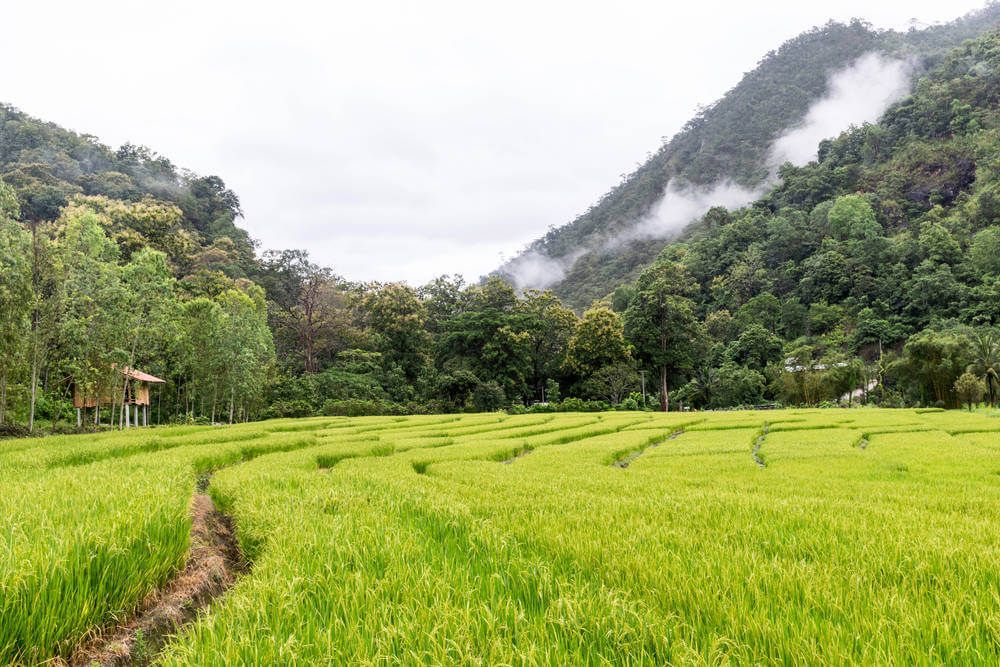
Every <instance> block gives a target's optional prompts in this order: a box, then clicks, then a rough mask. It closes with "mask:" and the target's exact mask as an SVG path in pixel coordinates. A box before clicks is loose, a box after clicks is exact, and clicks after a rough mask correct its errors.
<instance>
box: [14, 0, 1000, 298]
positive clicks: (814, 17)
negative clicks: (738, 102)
mask: <svg viewBox="0 0 1000 667" xmlns="http://www.w3.org/2000/svg"><path fill="white" fill-rule="evenodd" d="M983 2H984V0H951V1H950V2H947V3H945V2H941V0H902V1H901V0H892V1H884V2H872V1H871V0H838V1H837V2H832V1H830V2H802V0H772V1H768V0H763V1H761V2H754V3H742V2H735V1H733V0H730V1H728V2H725V1H722V0H701V1H699V2H685V3H680V2H629V1H627V0H616V1H614V2H612V1H611V0H607V1H605V2H587V1H581V0H575V1H572V2H544V1H541V0H534V1H521V0H515V1H511V0H505V1H504V2H492V3H486V2H470V1H468V0H466V1H464V2H434V1H430V0H427V1H422V2H416V1H413V2H386V1H382V0H375V1H363V0H358V1H356V2H349V3H348V2H325V3H321V2H315V3H309V2H300V1H298V0H284V1H283V2H267V3H257V2H250V1H242V2H210V1H209V0H200V1H197V2H189V1H187V0H179V1H178V0H175V1H174V2H170V3H166V2H157V3H148V2H136V1H135V0H129V1H121V2H113V1H103V0H101V1H98V0H91V1H88V2H79V1H68V2H50V1H45V0H8V1H7V2H5V3H4V24H5V25H4V30H3V35H4V36H3V39H2V40H0V63H3V68H2V70H0V101H4V102H7V103H10V104H13V105H14V106H16V107H18V108H20V109H22V110H23V111H25V112H27V113H30V114H32V115H35V116H39V117H41V118H43V119H45V120H51V121H54V122H57V123H59V124H61V125H63V126H66V127H68V128H70V129H73V130H76V131H78V132H84V133H89V134H93V135H96V136H98V137H99V138H100V139H101V140H102V141H103V142H104V143H106V144H109V145H111V146H114V147H117V146H118V145H120V144H121V143H123V142H125V141H132V142H134V143H140V144H144V145H147V146H149V147H150V148H152V149H153V150H155V151H157V152H159V153H162V154H163V155H166V156H167V157H169V158H170V159H171V160H172V161H173V162H174V163H175V164H177V165H178V166H182V167H187V168H190V169H193V170H194V171H196V172H199V173H202V174H218V175H219V176H221V177H222V178H223V179H225V181H226V183H227V184H228V185H229V186H230V187H232V188H233V189H234V190H235V191H236V192H237V193H238V194H239V196H240V198H241V200H242V202H243V207H244V210H245V213H246V220H245V221H244V223H243V224H244V226H245V227H246V228H248V229H249V231H250V233H251V234H252V235H253V236H254V237H256V238H258V239H260V241H261V244H262V247H263V248H286V247H301V248H307V249H308V250H309V251H310V252H311V253H312V255H313V257H314V259H315V260H316V261H319V262H320V263H323V264H327V265H330V266H332V267H333V268H334V270H335V271H337V272H338V273H340V274H342V275H344V276H346V277H348V278H351V279H355V280H398V279H404V280H407V281H409V282H411V283H413V284H419V283H422V282H424V281H426V280H428V279H430V278H432V277H434V276H436V275H440V274H442V273H462V274H465V275H466V277H467V278H469V279H475V278H476V277H478V276H479V275H481V274H483V273H486V272H488V271H490V270H492V269H493V268H496V267H497V266H498V265H499V264H500V262H501V260H502V258H503V257H510V256H512V255H514V254H515V253H516V252H517V250H518V249H520V248H521V247H523V246H524V245H525V244H526V243H527V242H529V241H531V240H532V239H534V238H536V237H538V236H540V235H541V234H543V233H544V232H545V230H546V229H547V228H548V227H549V226H552V225H561V224H563V223H565V222H568V221H569V220H571V219H572V218H573V217H575V216H576V215H577V214H579V213H580V212H582V211H583V210H585V209H586V208H587V207H588V206H589V205H590V204H592V203H593V202H594V201H595V200H596V199H597V198H598V197H600V195H601V194H603V193H604V192H605V191H606V190H608V189H609V188H610V186H611V185H613V184H614V183H615V182H617V181H618V179H619V176H620V174H622V173H624V172H628V171H631V170H632V169H633V168H634V167H635V166H636V164H637V163H639V162H641V161H643V160H644V159H645V156H646V154H647V153H648V152H650V151H653V150H655V149H656V148H657V147H658V146H659V144H660V138H661V137H663V136H668V135H671V134H673V133H674V132H675V131H677V130H678V129H679V128H680V126H681V125H683V124H684V122H685V121H686V120H687V119H688V118H689V117H690V116H691V115H692V113H693V110H694V109H695V106H696V105H697V104H699V103H702V104H704V103H710V102H712V101H713V100H715V99H716V98H718V97H720V96H721V95H722V94H723V93H724V92H725V91H726V90H728V89H729V88H731V87H732V86H733V85H735V84H736V83H737V82H738V81H739V79H740V76H741V75H742V73H743V72H745V71H748V70H750V69H752V68H753V67H754V65H755V63H756V62H757V61H758V60H759V59H760V58H761V57H762V56H763V55H764V54H765V53H766V52H767V51H769V50H771V49H775V48H777V47H778V46H779V45H780V44H781V42H783V41H784V40H786V39H788V38H790V37H792V36H794V35H796V34H798V33H799V32H801V31H803V30H806V29H808V28H810V27H812V26H814V25H818V24H822V23H824V22H826V21H827V20H828V19H831V18H834V19H843V20H846V19H849V18H850V17H852V16H858V17H862V18H865V19H867V20H869V21H871V22H872V23H873V24H875V25H876V26H879V27H897V28H905V27H907V26H908V25H909V21H910V20H911V19H914V18H916V19H918V20H919V21H920V22H921V23H933V22H939V21H946V20H950V19H952V18H956V17H958V16H959V15H961V14H964V13H966V12H967V11H970V10H972V9H976V8H978V7H980V6H982V5H983Z"/></svg>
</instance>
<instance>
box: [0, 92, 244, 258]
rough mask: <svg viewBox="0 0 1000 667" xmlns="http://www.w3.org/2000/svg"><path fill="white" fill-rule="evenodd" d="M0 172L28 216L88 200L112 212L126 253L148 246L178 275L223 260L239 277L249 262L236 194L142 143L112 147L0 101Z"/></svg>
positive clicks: (49, 214)
mask: <svg viewBox="0 0 1000 667" xmlns="http://www.w3.org/2000/svg"><path fill="white" fill-rule="evenodd" d="M0 179H2V180H3V181H4V182H6V183H7V184H9V185H11V186H13V187H14V188H15V190H16V191H17V193H18V196H19V200H20V213H21V217H22V219H23V220H25V221H26V222H31V223H39V222H51V221H54V220H55V219H56V218H58V217H59V215H60V211H61V210H62V209H63V208H64V207H65V206H66V205H67V204H68V203H69V202H70V200H75V201H78V202H86V203H87V205H88V206H91V207H93V208H96V209H101V210H102V211H104V212H106V213H107V214H108V215H109V216H111V217H112V218H114V219H115V221H116V223H115V227H114V229H113V230H111V234H112V237H113V238H114V239H115V240H116V241H117V242H118V245H119V246H121V247H122V249H123V250H125V251H126V253H127V252H128V249H129V248H139V247H142V246H145V245H150V246H152V247H154V248H156V249H159V250H163V251H164V252H166V253H167V255H168V256H169V257H170V258H171V260H172V261H173V262H174V265H175V269H176V270H177V272H178V273H181V274H186V273H189V272H196V271H197V270H198V269H199V268H203V267H205V266H212V267H219V266H224V267H225V269H226V272H227V273H228V274H230V275H232V276H234V277H237V276H244V275H246V273H247V271H248V270H249V269H250V267H251V266H252V265H253V263H254V253H253V244H252V243H251V241H250V238H249V236H248V235H247V233H246V231H244V230H243V229H241V228H240V227H238V226H237V225H236V219H237V218H239V217H240V216H242V211H241V210H240V200H239V198H238V197H237V196H236V194H235V193H234V192H232V191H231V190H229V189H228V188H226V185H225V183H224V182H223V181H222V179H220V178H219V177H217V176H207V177H202V176H198V175H196V174H193V173H191V172H188V171H184V170H181V169H178V168H177V167H175V166H174V165H173V164H172V163H171V162H170V160H168V159H167V158H166V157H163V156H161V155H157V154H156V153H154V152H153V151H151V150H149V149H148V148H145V147H143V146H136V145H132V144H125V145H123V146H121V147H120V148H119V149H118V150H115V151H113V150H111V149H110V148H108V147H107V146H105V145H103V144H101V143H100V142H99V141H97V139H96V138H95V137H92V136H89V135H79V134H76V133H75V132H71V131H69V130H65V129H63V128H61V127H59V126H57V125H55V124H53V123H47V122H43V121H40V120H38V119H36V118H32V117H31V116H28V115H27V114H24V113H22V112H20V111H18V110H17V109H15V108H13V107H11V106H8V105H4V104H0ZM109 200H114V201H119V202H126V204H125V205H112V204H110V203H109Z"/></svg>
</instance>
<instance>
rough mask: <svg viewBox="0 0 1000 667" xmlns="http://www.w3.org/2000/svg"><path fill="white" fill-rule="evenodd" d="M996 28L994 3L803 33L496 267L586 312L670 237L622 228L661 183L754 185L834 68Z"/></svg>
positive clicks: (999, 17)
mask: <svg viewBox="0 0 1000 667" xmlns="http://www.w3.org/2000/svg"><path fill="white" fill-rule="evenodd" d="M996 26H1000V5H997V4H992V5H990V6H987V7H986V8H985V9H983V10H981V11H979V12H976V13H973V14H970V15H969V16H966V17H964V18H962V19H959V20H957V21H955V22H953V23H950V24H947V25H942V26H934V27H931V28H926V29H923V30H911V31H909V32H906V33H898V32H894V31H877V30H873V29H872V28H871V27H870V26H868V25H867V24H864V23H862V22H860V21H854V22H851V23H850V24H846V25H845V24H840V23H829V24H827V25H825V26H823V27H820V28H816V29H813V30H811V31H809V32H806V33H803V34H801V35H799V36H798V37H796V38H794V39H792V40H789V41H788V42H786V43H785V44H783V45H782V46H781V47H780V48H779V49H778V50H777V51H772V52H770V53H768V54H767V55H765V57H764V58H763V59H762V60H761V61H760V63H758V65H757V67H756V68H755V69H754V70H752V71H751V72H749V73H747V74H746V75H745V76H744V77H743V79H742V80H741V81H740V82H739V84H737V85H736V86H735V87H734V88H733V89H732V90H730V91H729V92H727V93H726V94H725V95H724V96H723V97H722V98H721V99H719V100H718V101H716V102H715V103H714V104H712V105H711V106H708V107H707V108H704V109H702V110H701V111H700V112H699V113H698V115H697V116H695V117H694V118H692V119H691V120H690V121H689V122H688V123H687V124H686V125H685V126H684V128H683V129H682V130H681V131H680V132H678V133H677V134H676V135H675V136H674V137H673V138H671V139H670V140H669V141H667V142H666V143H664V144H663V145H662V146H661V147H660V149H659V150H657V151H656V153H655V154H653V155H652V156H650V157H649V158H648V159H647V160H646V162H645V163H644V164H642V165H641V166H640V167H639V168H637V169H636V170H635V171H634V172H632V173H631V174H628V175H625V176H623V178H622V181H621V182H620V183H619V184H617V185H616V186H615V187H614V188H612V189H611V190H610V191H609V192H607V193H606V194H605V195H604V196H603V197H601V199H600V200H599V201H598V202H597V203H596V204H594V205H593V206H592V207H590V208H589V209H588V210H587V211H586V212H585V213H584V214H582V215H581V216H579V217H578V218H577V219H576V220H574V221H572V222H570V223H568V224H566V225H563V226H561V227H558V228H554V229H551V230H550V231H549V232H548V233H547V234H546V235H545V236H544V237H542V238H540V239H539V240H537V241H535V242H534V243H532V244H531V245H530V246H529V247H528V248H526V249H525V250H524V251H523V252H522V253H521V255H519V256H518V257H516V258H514V259H513V260H511V261H510V262H508V263H507V264H505V265H504V266H503V267H501V269H500V270H499V272H498V273H499V275H501V276H504V277H506V278H508V279H510V280H512V281H513V282H515V283H518V284H520V285H521V286H522V287H549V288H551V289H553V290H554V291H555V292H556V294H558V295H559V296H560V297H561V298H562V299H564V300H566V301H567V303H569V304H570V305H572V306H573V307H574V308H576V309H578V310H580V309H583V308H585V307H587V306H588V305H589V304H590V303H591V302H592V301H593V300H594V299H599V298H601V297H603V296H605V295H607V294H608V293H609V292H610V291H611V290H613V289H614V288H615V287H616V286H617V285H619V284H621V283H623V282H626V281H628V280H633V279H634V278H635V277H636V275H637V274H638V271H640V270H641V269H642V267H644V266H646V265H648V264H649V263H650V262H651V261H652V260H653V258H655V257H656V255H657V253H658V252H659V251H660V249H661V248H663V246H664V245H665V244H666V243H667V239H666V238H664V237H662V236H660V237H658V238H641V237H640V238H631V237H630V234H629V231H630V230H633V229H634V228H635V227H636V225H637V224H639V223H640V222H641V221H642V220H643V219H644V218H645V217H646V216H648V215H650V214H651V212H652V211H653V210H654V209H655V207H656V205H657V203H658V202H660V200H661V199H662V198H663V196H664V191H665V188H666V187H667V184H668V183H672V184H674V185H679V186H681V187H694V188H698V187H707V186H711V185H713V184H719V183H729V182H731V183H733V184H736V185H739V186H744V187H747V188H753V187H757V186H760V185H761V184H762V183H764V182H765V181H766V179H768V176H769V174H770V173H771V172H772V171H773V166H772V165H769V164H768V158H769V152H770V150H771V147H772V145H773V144H774V142H775V140H776V139H777V138H778V137H779V136H780V135H781V133H782V132H783V131H785V130H787V129H789V128H792V127H794V126H795V125H796V124H797V123H799V122H800V121H801V120H802V119H803V117H804V116H805V114H806V112H807V111H808V109H809V107H810V104H812V103H813V102H815V101H816V100H817V99H819V98H821V97H822V96H823V94H824V93H825V92H826V90H827V87H828V85H829V77H830V75H831V73H833V72H834V71H836V70H838V69H840V68H843V67H845V66H847V65H848V64H850V63H852V62H853V61H855V60H856V59H857V58H859V57H860V56H862V55H863V54H867V53H871V52H884V53H887V54H892V55H893V56H896V57H899V58H904V59H906V60H907V61H908V62H910V63H911V65H912V71H913V73H914V74H915V75H916V74H920V73H922V72H925V71H927V70H928V69H929V68H931V67H933V65H934V64H935V63H936V62H937V61H939V60H940V58H941V57H942V56H943V54H944V53H945V52H946V51H947V50H948V49H950V48H953V47H955V46H957V45H958V44H960V43H961V42H962V41H964V40H965V39H968V38H971V37H975V36H977V35H979V34H981V33H983V32H984V31H985V30H988V29H990V28H991V27H996ZM538 262H543V263H544V264H545V266H546V267H547V270H545V271H542V272H541V273H542V274H543V275H542V276H538V275H537V272H532V271H531V270H530V268H531V267H532V266H535V265H536V264H537V263H538ZM525 268H528V269H529V270H527V271H525V270H524V269H525ZM522 273H523V274H525V275H521V274H522Z"/></svg>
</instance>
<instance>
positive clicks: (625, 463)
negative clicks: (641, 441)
mask: <svg viewBox="0 0 1000 667" xmlns="http://www.w3.org/2000/svg"><path fill="white" fill-rule="evenodd" d="M683 433H684V429H682V428H679V429H677V430H676V431H674V432H673V433H671V434H670V435H668V436H667V437H665V438H663V439H662V440H657V441H655V442H651V443H649V444H648V445H646V446H645V447H640V448H639V449H637V450H635V451H634V452H632V453H631V454H629V455H628V456H624V457H622V458H620V459H618V460H617V461H615V462H614V463H612V464H611V465H612V466H614V467H615V468H628V467H629V465H631V464H632V462H633V461H635V460H636V459H637V458H639V457H640V456H642V455H643V454H645V453H646V452H648V451H649V450H650V449H652V448H653V447H658V446H660V445H662V444H663V443H665V442H667V441H668V440H673V439H675V438H678V437H680V436H681V435H682V434H683Z"/></svg>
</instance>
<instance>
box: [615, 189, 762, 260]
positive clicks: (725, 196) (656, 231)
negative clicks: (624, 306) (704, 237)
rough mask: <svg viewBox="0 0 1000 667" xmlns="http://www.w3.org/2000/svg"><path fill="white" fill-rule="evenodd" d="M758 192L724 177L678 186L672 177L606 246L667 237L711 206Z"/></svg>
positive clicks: (746, 199)
mask: <svg viewBox="0 0 1000 667" xmlns="http://www.w3.org/2000/svg"><path fill="white" fill-rule="evenodd" d="M762 193H763V188H755V189H750V188H744V187H743V186H741V185H739V184H737V183H735V182H733V181H731V180H728V179H726V180H724V181H719V182H718V183H715V184H713V185H709V186H705V187H694V186H688V187H681V186H678V185H677V184H676V182H675V181H670V182H668V183H667V187H666V188H665V189H664V191H663V198H662V199H660V201H659V203H658V204H657V205H656V206H655V207H654V208H653V210H652V211H651V212H650V214H649V215H647V216H646V217H644V218H642V219H641V220H640V221H639V222H638V223H637V224H636V225H635V226H634V227H632V228H631V229H629V230H627V231H626V232H625V233H623V234H619V235H618V236H616V237H615V238H614V239H613V240H612V241H611V242H609V244H608V246H607V247H609V248H611V247H616V246H619V245H622V244H623V243H628V242H629V241H637V240H643V239H665V238H671V237H673V236H676V235H677V234H678V233H679V232H680V231H681V230H682V229H684V228H685V227H687V226H688V224H690V223H691V222H692V221H693V220H697V219H698V218H700V217H701V216H703V215H705V213H707V212H708V210H709V209H710V208H712V207H714V206H723V207H725V208H728V209H735V208H740V207H741V206H745V205H746V204H749V203H750V202H752V201H753V200H755V199H757V198H758V197H760V195H761V194H762Z"/></svg>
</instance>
